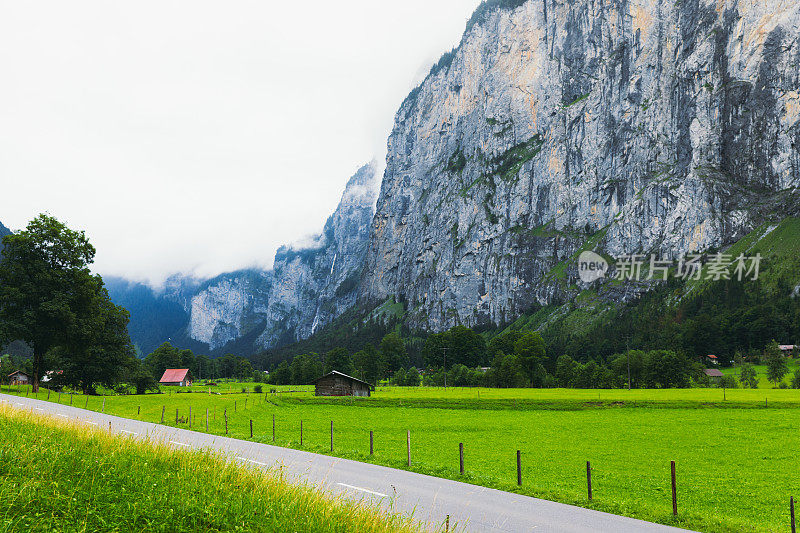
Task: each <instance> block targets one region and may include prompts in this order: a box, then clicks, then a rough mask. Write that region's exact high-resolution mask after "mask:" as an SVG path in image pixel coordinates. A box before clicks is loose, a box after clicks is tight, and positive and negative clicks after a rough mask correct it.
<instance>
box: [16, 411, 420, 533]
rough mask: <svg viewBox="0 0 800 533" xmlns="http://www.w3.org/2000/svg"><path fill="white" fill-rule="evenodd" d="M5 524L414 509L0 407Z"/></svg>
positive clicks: (390, 523)
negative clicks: (376, 504)
mask: <svg viewBox="0 0 800 533" xmlns="http://www.w3.org/2000/svg"><path fill="white" fill-rule="evenodd" d="M0 520H1V521H2V522H1V523H2V530H4V531H137V532H138V531H321V532H328V531H330V532H345V531H359V532H362V531H363V532H390V531H391V532H393V531H413V530H415V526H414V525H413V524H412V523H411V521H410V520H409V519H407V518H403V517H400V516H399V515H394V514H387V513H386V512H384V511H377V510H376V509H374V508H370V507H368V506H362V505H359V504H356V503H353V502H349V501H347V500H344V499H341V498H334V497H333V496H331V495H328V494H322V493H320V492H318V491H315V490H312V489H311V488H309V487H303V486H297V485H293V484H290V483H287V482H286V481H285V480H283V479H282V478H281V477H280V476H279V475H278V474H276V473H264V472H262V471H258V470H254V469H250V468H247V467H243V466H240V465H238V464H234V463H232V462H230V461H227V460H226V458H225V457H223V456H220V455H218V454H214V453H211V452H208V451H175V450H172V449H170V448H168V447H165V446H163V445H155V444H151V443H146V442H141V441H136V440H133V439H130V438H124V437H118V436H113V435H109V434H107V433H105V432H104V431H102V430H91V429H87V428H86V427H85V426H83V425H76V424H74V423H68V422H62V421H58V420H53V419H50V418H47V417H44V416H38V415H34V414H30V413H27V412H22V411H13V410H12V409H10V408H9V407H6V406H0Z"/></svg>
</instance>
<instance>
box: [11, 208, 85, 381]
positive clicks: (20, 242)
mask: <svg viewBox="0 0 800 533" xmlns="http://www.w3.org/2000/svg"><path fill="white" fill-rule="evenodd" d="M2 242H3V245H4V252H3V254H2V257H1V258H0V345H5V344H6V343H8V342H10V341H15V340H21V341H24V342H25V343H27V344H28V345H29V346H30V347H31V349H32V350H33V390H34V391H38V390H39V379H40V378H41V376H42V375H43V374H44V372H45V371H46V370H48V369H47V368H44V361H45V355H46V354H47V352H48V351H49V350H50V349H52V348H55V347H56V346H64V345H65V344H67V343H68V342H69V340H70V338H71V337H74V336H75V333H76V332H75V330H74V328H75V327H76V322H78V321H79V320H78V319H79V317H78V316H76V313H77V311H76V308H75V298H76V297H77V296H79V295H83V294H85V291H86V287H85V285H87V284H89V285H92V286H96V285H97V280H98V279H99V278H98V277H94V276H92V275H91V273H90V272H89V265H90V264H91V263H92V262H93V261H94V255H95V249H94V247H93V246H92V245H91V244H90V243H89V239H88V238H87V237H86V235H85V234H84V232H77V231H73V230H71V229H69V228H68V227H66V226H65V225H64V224H62V223H61V222H59V221H58V220H56V219H55V218H53V217H51V216H48V215H39V216H38V217H36V218H35V219H33V220H32V221H31V222H30V223H29V224H28V226H27V228H26V229H25V230H23V231H21V232H19V233H17V234H14V235H7V236H5V237H3V241H2Z"/></svg>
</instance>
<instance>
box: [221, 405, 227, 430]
mask: <svg viewBox="0 0 800 533" xmlns="http://www.w3.org/2000/svg"><path fill="white" fill-rule="evenodd" d="M222 414H223V415H224V416H225V434H226V435H227V434H228V408H227V407H226V408H225V412H224V413H222Z"/></svg>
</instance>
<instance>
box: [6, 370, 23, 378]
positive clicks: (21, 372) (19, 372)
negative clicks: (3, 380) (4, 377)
mask: <svg viewBox="0 0 800 533" xmlns="http://www.w3.org/2000/svg"><path fill="white" fill-rule="evenodd" d="M17 374H21V375H23V376H27V375H28V373H27V372H23V371H22V370H15V371H13V372H12V373H10V374H9V375H8V377H11V376H15V375H17Z"/></svg>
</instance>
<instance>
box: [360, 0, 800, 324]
mask: <svg viewBox="0 0 800 533" xmlns="http://www.w3.org/2000/svg"><path fill="white" fill-rule="evenodd" d="M493 6H494V7H493ZM799 30H800V1H798V0H788V1H787V0H762V1H758V2H754V1H749V0H748V1H745V0H742V1H738V0H712V1H699V0H683V1H681V2H673V1H663V0H638V1H620V2H597V1H594V0H576V1H570V2H564V1H560V0H557V1H555V0H530V1H527V2H520V1H508V0H506V1H494V2H489V3H485V4H484V5H482V6H481V8H479V10H478V12H476V15H475V16H473V19H472V20H471V21H470V23H469V25H468V28H467V31H466V32H465V34H464V37H463V39H462V42H461V44H460V45H459V47H458V48H457V49H456V50H454V51H453V52H452V53H450V54H447V55H445V56H444V57H443V58H442V60H441V61H440V62H439V64H437V65H436V66H435V67H434V68H433V69H432V71H431V74H430V75H429V76H428V78H427V79H426V80H425V81H424V82H423V83H422V85H421V86H420V87H419V88H418V89H416V90H414V91H413V92H412V93H411V94H410V95H409V97H408V98H407V99H406V101H405V102H404V103H403V104H402V106H401V108H400V110H399V111H398V112H397V115H396V119H395V124H394V128H393V131H392V134H391V136H390V138H389V142H388V156H387V168H386V172H385V175H384V179H383V183H382V187H381V192H380V196H379V199H378V204H377V213H376V216H375V219H374V224H373V227H372V233H371V237H370V245H369V252H368V254H367V260H366V266H365V269H364V276H363V278H362V285H361V292H360V295H361V296H360V298H361V301H362V302H365V303H374V302H378V301H381V300H385V299H386V298H388V297H389V296H391V295H394V296H396V297H397V298H399V299H402V300H404V301H406V302H407V304H408V309H409V311H410V315H409V316H410V320H411V322H412V324H414V325H417V326H421V327H423V328H425V329H434V330H437V329H442V328H444V327H447V326H450V325H452V324H454V323H456V322H461V323H464V324H468V325H474V324H477V323H482V322H494V323H501V322H504V321H506V320H510V319H513V318H514V317H515V316H516V315H518V314H519V313H520V312H522V311H524V310H525V309H526V308H528V307H530V306H531V305H532V304H533V303H546V302H548V301H551V300H552V299H554V298H556V297H559V298H563V297H569V296H570V295H574V294H575V293H576V292H577V291H578V290H580V289H581V288H582V285H581V284H580V282H579V281H578V280H577V278H576V272H575V269H574V266H573V265H572V263H571V261H570V258H573V257H574V256H575V255H576V254H577V253H578V252H580V251H581V250H584V249H596V250H599V251H603V252H606V253H609V254H612V255H620V254H625V253H636V252H648V253H649V252H658V253H659V254H663V255H665V256H669V257H676V256H677V255H679V254H681V253H683V252H686V251H691V250H705V249H709V248H714V247H719V246H722V245H725V244H726V243H729V242H732V241H733V240H735V239H736V238H738V237H740V236H742V235H743V234H744V233H745V232H746V231H748V230H750V229H751V228H752V227H753V226H754V225H755V224H757V223H759V222H760V221H762V220H763V219H765V218H768V217H770V216H773V215H778V216H785V215H787V214H796V213H797V212H798V205H800V201H799V200H798V198H799V197H798V187H799V186H800V153H799V152H798V144H800V125H798V118H800V77H799V76H800V75H799V74H798V73H799V71H800V66H799V65H800V43H798V35H799V34H800V32H799Z"/></svg>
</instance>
